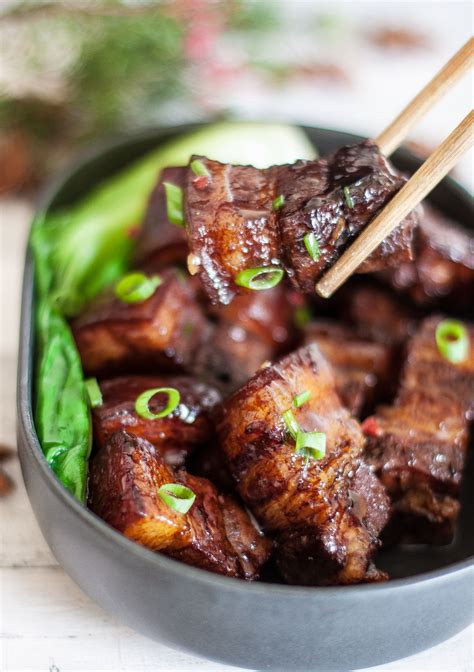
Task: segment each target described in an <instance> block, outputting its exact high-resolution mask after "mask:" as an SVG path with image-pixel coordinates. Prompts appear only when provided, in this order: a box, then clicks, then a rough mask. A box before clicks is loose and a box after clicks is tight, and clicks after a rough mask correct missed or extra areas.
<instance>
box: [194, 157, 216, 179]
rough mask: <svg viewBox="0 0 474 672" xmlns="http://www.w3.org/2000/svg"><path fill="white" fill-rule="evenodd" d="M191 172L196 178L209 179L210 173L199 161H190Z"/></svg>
mask: <svg viewBox="0 0 474 672" xmlns="http://www.w3.org/2000/svg"><path fill="white" fill-rule="evenodd" d="M191 170H192V171H193V173H194V174H195V175H197V176H198V177H211V173H210V172H209V171H208V169H207V168H206V166H205V165H204V163H203V162H202V161H201V160H200V159H194V161H191Z"/></svg>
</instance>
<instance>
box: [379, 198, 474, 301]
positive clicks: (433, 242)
mask: <svg viewBox="0 0 474 672" xmlns="http://www.w3.org/2000/svg"><path fill="white" fill-rule="evenodd" d="M423 210H424V214H423V217H422V218H421V219H420V227H419V230H418V233H417V243H416V253H415V259H414V260H413V262H411V263H404V264H401V265H400V266H399V267H397V268H394V269H393V270H392V271H390V272H388V273H385V274H384V277H385V279H387V278H388V279H389V281H390V283H391V284H392V285H393V287H394V288H395V289H397V290H402V291H404V292H406V293H408V294H409V296H410V297H411V298H412V299H413V300H414V301H415V302H416V303H417V304H420V305H428V306H429V305H432V304H436V303H440V302H441V303H442V305H443V306H446V308H447V309H449V310H451V311H456V310H460V311H463V310H471V312H472V311H473V305H472V304H473V297H474V235H473V233H472V231H468V230H466V229H463V228H462V227H460V226H459V225H457V224H455V223H454V222H451V221H450V220H449V219H447V218H446V217H444V216H443V215H442V214H441V213H439V212H437V211H436V210H435V209H434V208H432V207H430V206H429V205H424V208H423Z"/></svg>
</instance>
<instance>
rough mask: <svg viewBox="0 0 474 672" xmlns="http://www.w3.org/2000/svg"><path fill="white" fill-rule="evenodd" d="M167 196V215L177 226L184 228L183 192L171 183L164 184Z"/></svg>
mask: <svg viewBox="0 0 474 672" xmlns="http://www.w3.org/2000/svg"><path fill="white" fill-rule="evenodd" d="M163 187H164V188H165V194H166V213H167V215H168V219H169V220H170V222H171V223H172V224H176V226H184V208H183V190H182V189H181V187H178V186H177V185H176V184H172V183H171V182H163Z"/></svg>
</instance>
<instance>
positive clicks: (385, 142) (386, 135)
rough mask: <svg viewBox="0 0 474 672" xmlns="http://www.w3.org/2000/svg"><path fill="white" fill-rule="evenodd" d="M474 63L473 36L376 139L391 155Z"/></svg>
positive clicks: (380, 147) (384, 151)
mask: <svg viewBox="0 0 474 672" xmlns="http://www.w3.org/2000/svg"><path fill="white" fill-rule="evenodd" d="M473 63H474V37H471V38H470V39H469V40H468V41H467V42H466V44H465V45H464V46H463V47H461V49H460V50H459V51H458V52H457V53H455V54H454V56H453V57H452V58H451V59H450V60H449V61H448V62H447V63H446V65H445V66H443V67H442V68H441V70H440V71H439V72H438V73H437V74H436V75H435V76H434V77H433V79H432V80H431V81H430V82H428V84H427V85H426V86H425V87H424V88H423V89H422V90H421V91H420V92H419V93H418V94H417V95H416V96H415V97H414V98H413V100H412V101H411V102H410V103H408V105H407V106H406V107H405V109H404V110H403V111H402V112H400V114H399V115H398V117H397V118H396V119H394V120H393V121H392V123H391V124H390V125H389V126H387V128H386V129H385V130H384V131H382V133H380V135H379V136H378V138H376V139H375V143H376V144H377V145H378V147H379V149H380V151H381V152H382V154H385V156H390V154H392V153H393V152H394V151H395V150H396V149H397V147H399V146H400V145H401V143H402V142H403V140H404V139H405V138H406V137H407V135H408V133H409V132H410V130H411V129H412V127H413V126H414V125H415V124H416V123H417V122H418V121H419V120H420V119H421V118H422V117H423V116H424V115H425V114H426V112H428V110H430V109H431V108H432V107H433V105H434V104H435V103H436V102H437V101H438V100H439V99H440V98H442V97H443V96H444V94H445V93H447V91H449V89H450V88H451V87H452V86H453V85H454V84H455V83H456V82H457V81H458V79H459V78H460V77H461V76H462V75H464V73H465V72H467V71H468V70H469V69H470V68H472V66H473Z"/></svg>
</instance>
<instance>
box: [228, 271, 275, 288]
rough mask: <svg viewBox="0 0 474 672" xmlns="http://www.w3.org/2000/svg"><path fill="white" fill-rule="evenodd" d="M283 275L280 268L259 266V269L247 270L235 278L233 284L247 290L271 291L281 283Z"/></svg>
mask: <svg viewBox="0 0 474 672" xmlns="http://www.w3.org/2000/svg"><path fill="white" fill-rule="evenodd" d="M283 275H284V270H283V269H282V268H277V267H273V266H261V267H260V268H247V269H246V270H245V271H240V273H237V275H236V276H235V284H236V285H240V287H247V289H256V290H260V289H271V287H275V285H278V283H279V282H280V281H281V279H282V278H283Z"/></svg>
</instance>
